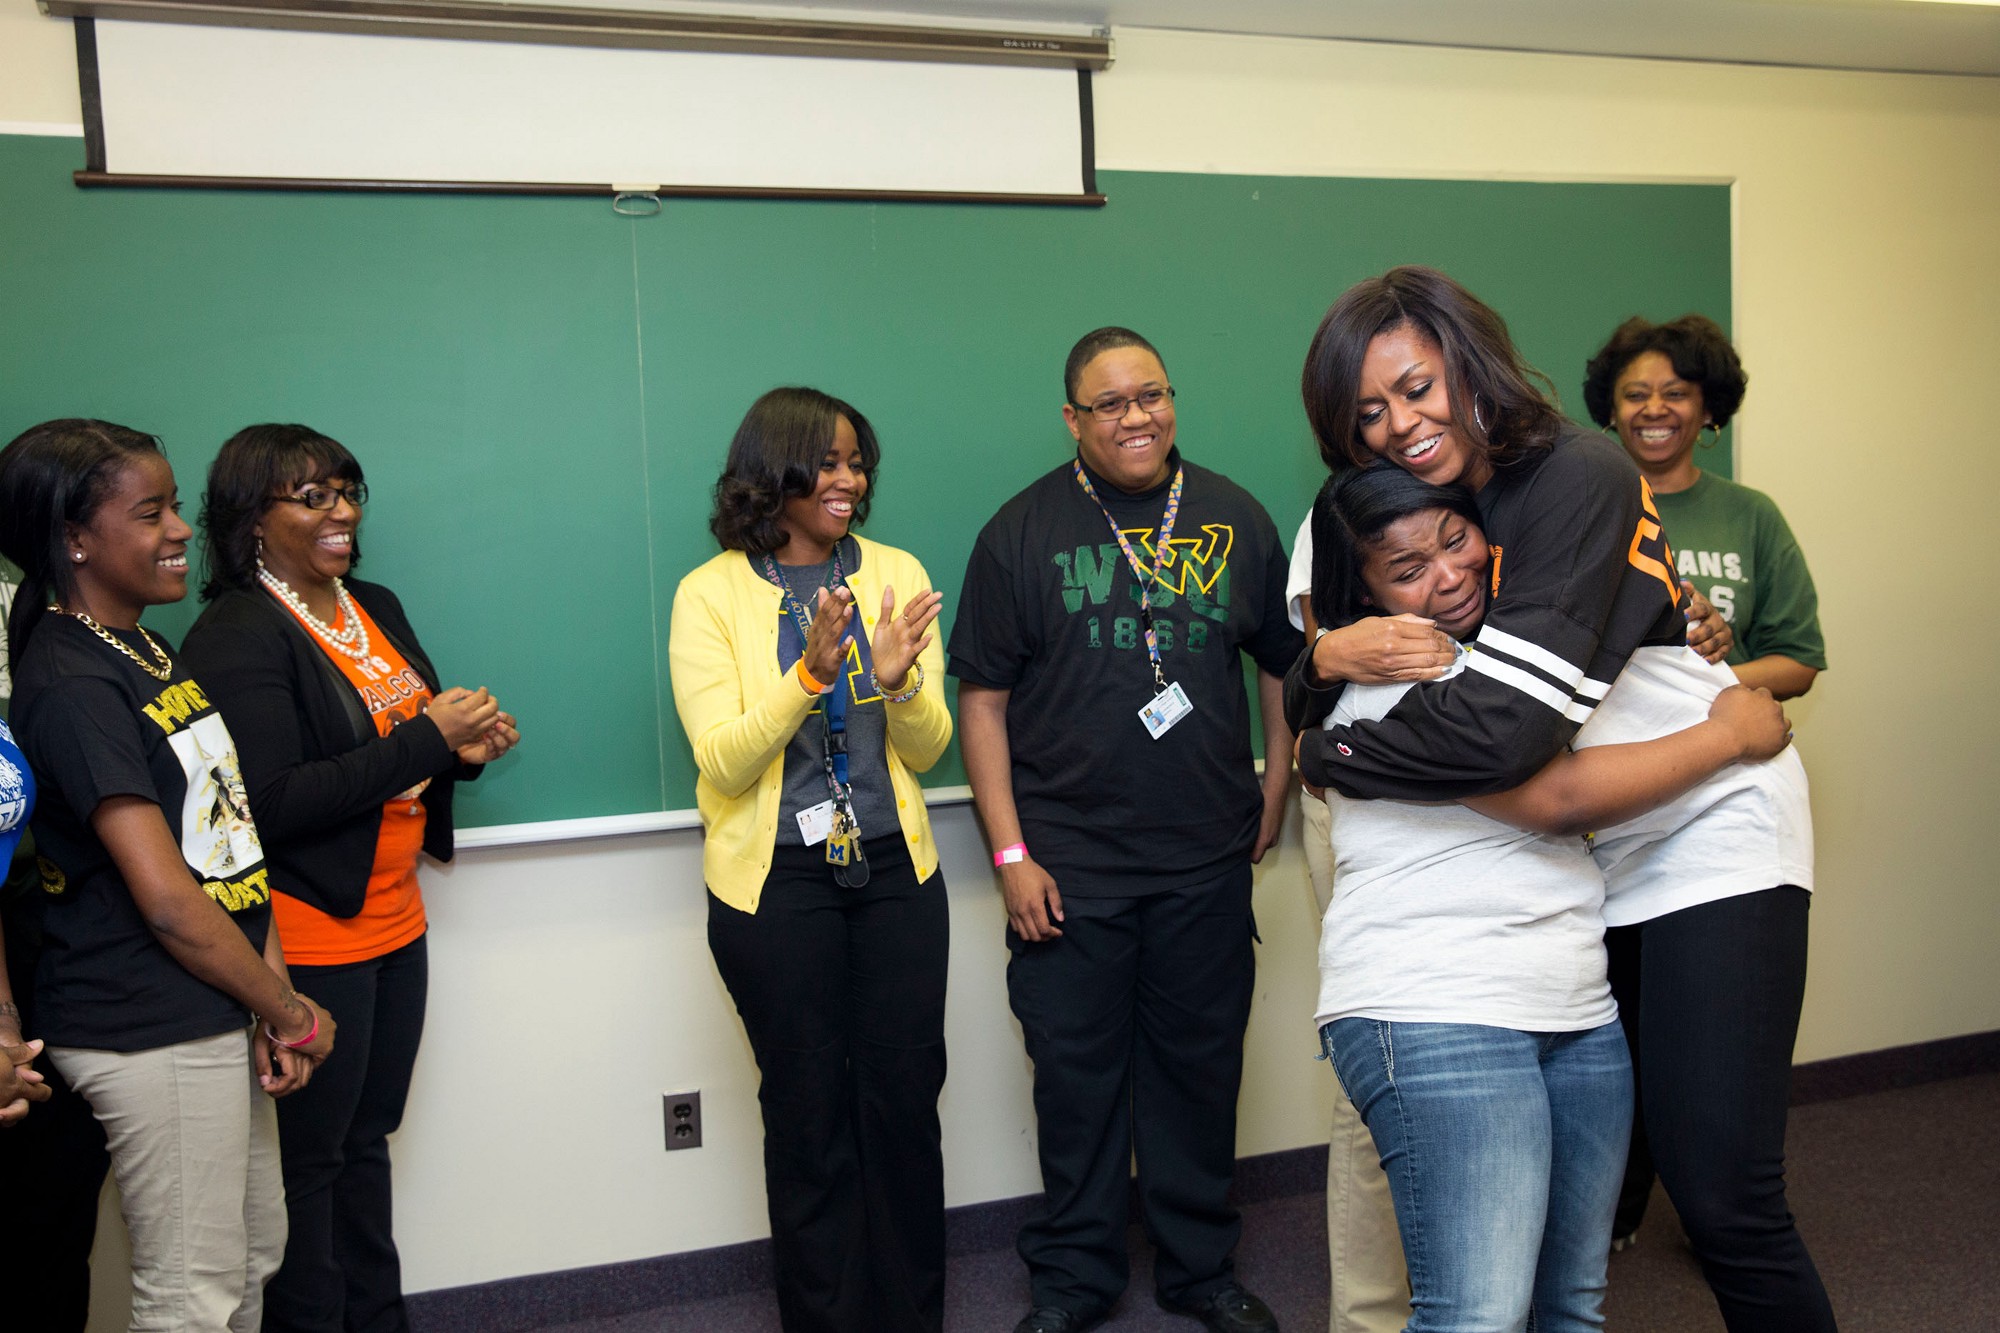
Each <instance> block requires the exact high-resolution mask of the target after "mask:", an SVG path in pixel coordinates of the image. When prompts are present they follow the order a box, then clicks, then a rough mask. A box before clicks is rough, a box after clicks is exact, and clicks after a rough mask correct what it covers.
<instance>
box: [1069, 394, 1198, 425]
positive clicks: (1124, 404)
mask: <svg viewBox="0 0 2000 1333" xmlns="http://www.w3.org/2000/svg"><path fill="white" fill-rule="evenodd" d="M1173 401H1174V391H1173V389H1172V388H1171V387H1168V388H1165V389H1147V390H1145V391H1144V392H1142V393H1136V394H1134V395H1132V396H1131V397H1130V398H1100V399H1098V400H1097V401H1096V402H1094V403H1076V402H1073V403H1071V404H1070V406H1071V407H1073V408H1075V409H1076V410H1077V411H1079V412H1088V413H1090V415H1092V416H1094V417H1096V418H1097V419H1098V420H1099V421H1122V420H1124V419H1125V413H1126V412H1128V411H1130V410H1131V407H1132V404H1134V403H1137V404H1138V405H1139V410H1140V411H1141V412H1144V413H1145V414H1146V415H1148V416H1151V415H1153V414H1154V413H1155V412H1158V411H1160V410H1161V409H1162V408H1164V407H1166V406H1167V404H1169V403H1171V402H1173Z"/></svg>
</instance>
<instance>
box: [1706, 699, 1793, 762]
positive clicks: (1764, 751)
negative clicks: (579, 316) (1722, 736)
mask: <svg viewBox="0 0 2000 1333" xmlns="http://www.w3.org/2000/svg"><path fill="white" fill-rule="evenodd" d="M1708 720H1709V721H1711V722H1716V723H1720V724H1721V725H1722V726H1724V727H1726V728H1728V730H1729V734H1730V735H1731V736H1733V737H1735V738H1736V749H1737V757H1738V758H1740V759H1742V760H1744V761H1746V762H1752V763H1754V762H1757V761H1760V760H1764V759H1772V758H1775V757H1776V756H1777V755H1778V754H1780V753H1781V752H1783V750H1784V748H1785V747H1786V746H1787V745H1790V744H1791V743H1792V724H1791V722H1790V720H1789V719H1787V718H1786V717H1785V708H1784V705H1783V704H1781V703H1779V702H1778V701H1777V700H1776V699H1773V698H1772V697H1771V692H1770V691H1769V690H1765V689H1755V690H1753V689H1751V688H1750V687H1748V686H1747V685H1731V686H1730V687H1729V688H1728V689H1726V690H1724V691H1723V692H1722V693H1720V694H1718V695H1716V696H1715V700H1714V702H1713V703H1711V704H1709V706H1708Z"/></svg>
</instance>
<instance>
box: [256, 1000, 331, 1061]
mask: <svg viewBox="0 0 2000 1333" xmlns="http://www.w3.org/2000/svg"><path fill="white" fill-rule="evenodd" d="M306 1012H307V1013H309V1014H311V1015H312V1017H313V1025H312V1031H310V1032H308V1033H306V1035H305V1036H303V1037H300V1038H299V1039H298V1040H297V1041H286V1040H285V1039H284V1038H283V1037H281V1036H279V1035H278V1029H277V1028H276V1027H274V1026H272V1025H271V1024H270V1023H265V1024H264V1035H265V1036H267V1037H269V1038H270V1039H271V1044H272V1045H274V1046H282V1047H284V1048H285V1049H286V1050H288V1051H302V1050H304V1049H305V1048H306V1047H308V1046H310V1045H312V1044H313V1043H314V1042H315V1041H317V1040H319V1010H317V1009H315V1008H313V1007H312V1006H311V1005H307V1006H306Z"/></svg>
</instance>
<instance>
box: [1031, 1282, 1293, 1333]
mask: <svg viewBox="0 0 2000 1333" xmlns="http://www.w3.org/2000/svg"><path fill="white" fill-rule="evenodd" d="M1159 1300H1160V1308H1161V1309H1163V1310H1172V1311H1173V1312H1174V1313H1175V1314H1184V1315H1188V1316H1190V1317H1192V1318H1195V1319H1199V1320H1201V1322H1202V1323H1203V1325H1205V1326H1206V1327H1207V1328H1208V1329H1209V1330H1210V1333H1278V1320H1277V1317H1276V1316H1275V1315H1273V1314H1272V1313H1271V1308H1270V1307H1269V1306H1267V1305H1265V1304H1264V1302H1262V1301H1260V1300H1258V1299H1257V1298H1256V1297H1255V1296H1252V1295H1251V1294H1250V1293H1249V1292H1247V1291H1245V1290H1243V1288H1242V1287H1241V1286H1239V1285H1238V1284H1237V1283H1234V1282H1231V1283H1229V1284H1228V1285H1227V1286H1223V1287H1217V1288H1216V1289H1215V1290H1214V1291H1212V1292H1210V1293H1209V1294H1208V1295H1207V1296H1205V1297H1203V1298H1202V1299H1201V1300H1198V1301H1170V1300H1168V1299H1167V1298H1166V1297H1165V1296H1162V1297H1160V1298H1159ZM1016 1333H1019V1330H1016Z"/></svg>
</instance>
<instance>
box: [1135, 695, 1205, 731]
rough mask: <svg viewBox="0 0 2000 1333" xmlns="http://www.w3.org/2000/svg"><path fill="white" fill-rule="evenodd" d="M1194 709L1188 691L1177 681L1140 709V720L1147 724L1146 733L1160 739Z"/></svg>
mask: <svg viewBox="0 0 2000 1333" xmlns="http://www.w3.org/2000/svg"><path fill="white" fill-rule="evenodd" d="M1193 711H1194V705H1193V704H1191V703H1189V702H1188V697H1187V693H1186V692H1185V691H1184V690H1182V689H1181V683H1180V682H1179V681H1175V682H1174V683H1173V684H1171V685H1169V686H1167V688H1165V689H1164V690H1161V691H1160V692H1159V693H1158V694H1156V695H1154V696H1153V698H1152V700H1151V701H1150V702H1149V703H1147V705H1146V706H1145V707H1144V708H1141V709H1140V710H1139V720H1140V721H1141V722H1143V723H1145V724H1146V734H1147V735H1148V736H1151V737H1152V738H1153V739H1154V740H1158V739H1160V737H1162V736H1164V735H1166V734H1167V732H1169V731H1170V730H1172V729H1173V725H1174V723H1176V722H1178V721H1180V720H1181V719H1182V718H1184V717H1186V716H1187V715H1188V714H1189V713H1192V712H1193Z"/></svg>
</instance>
